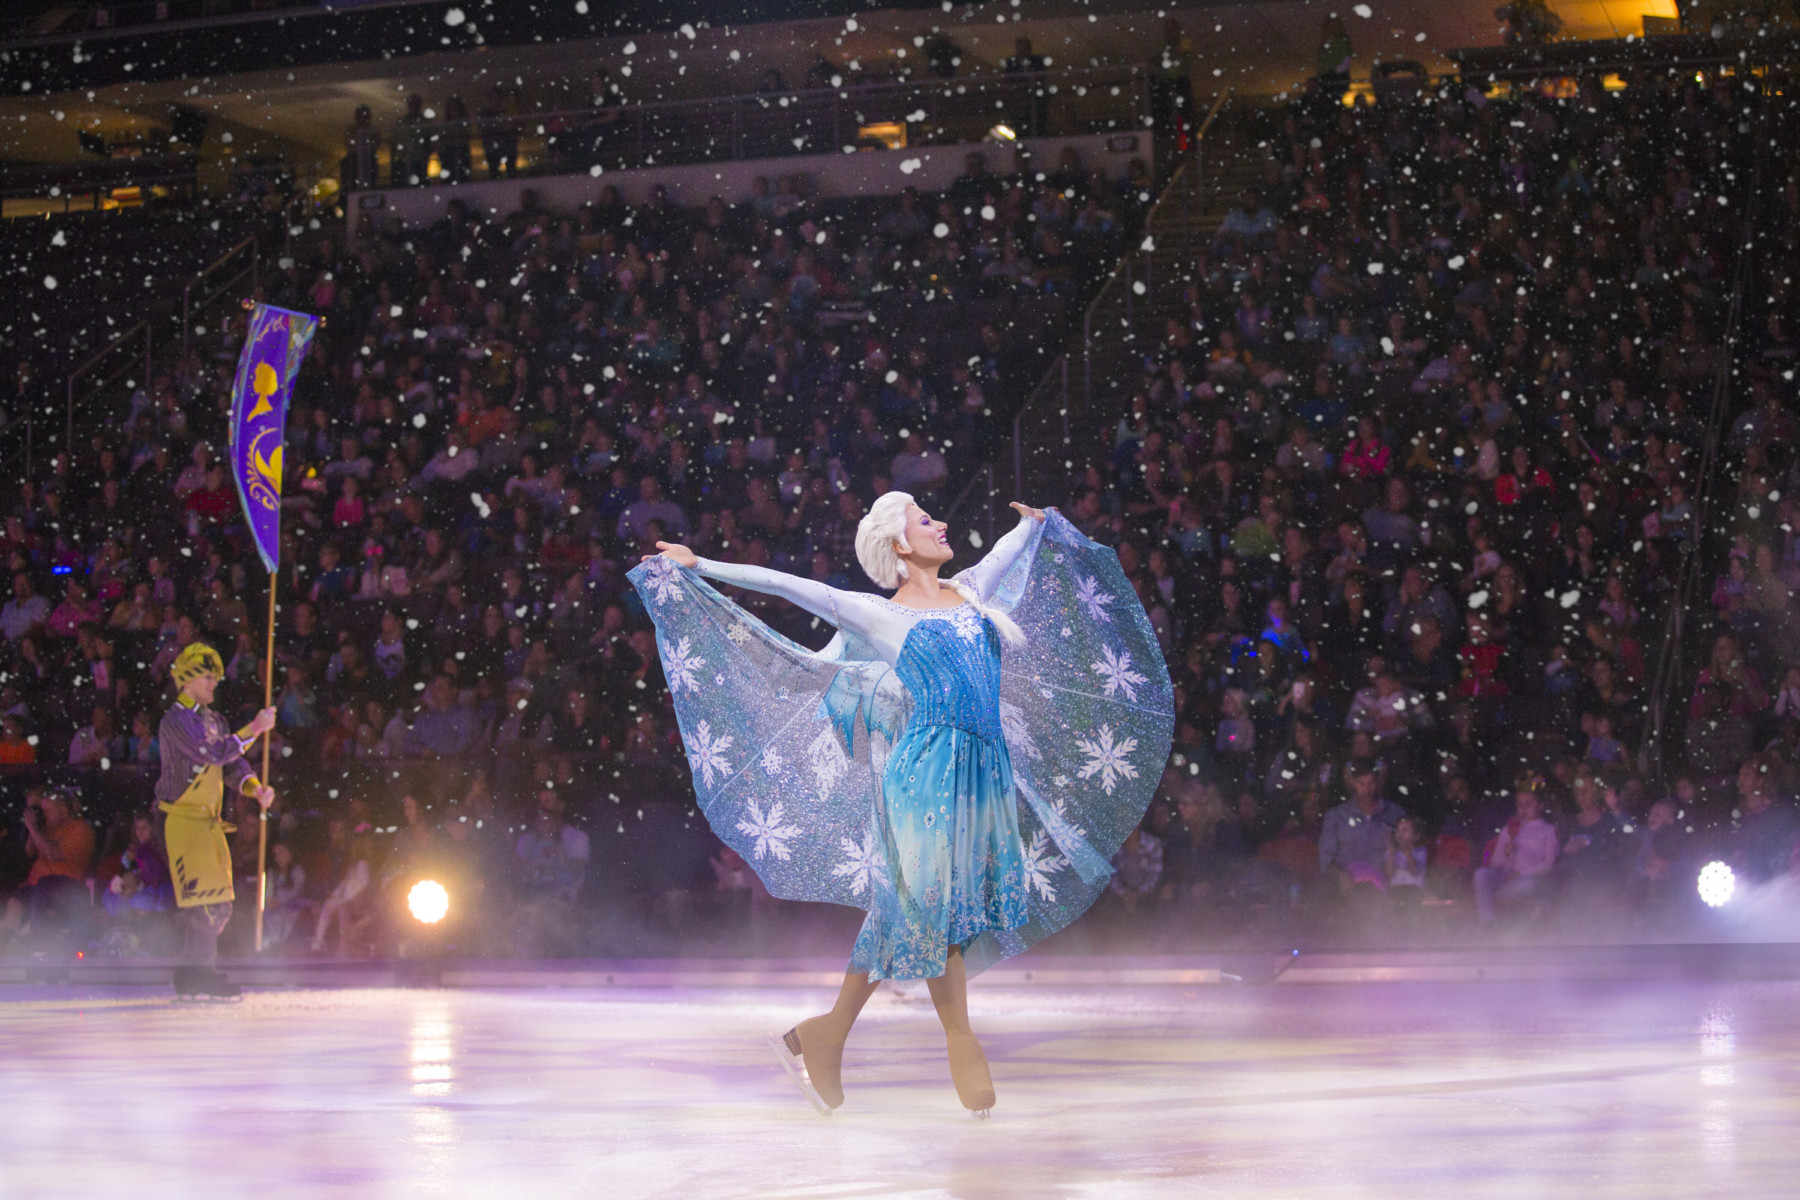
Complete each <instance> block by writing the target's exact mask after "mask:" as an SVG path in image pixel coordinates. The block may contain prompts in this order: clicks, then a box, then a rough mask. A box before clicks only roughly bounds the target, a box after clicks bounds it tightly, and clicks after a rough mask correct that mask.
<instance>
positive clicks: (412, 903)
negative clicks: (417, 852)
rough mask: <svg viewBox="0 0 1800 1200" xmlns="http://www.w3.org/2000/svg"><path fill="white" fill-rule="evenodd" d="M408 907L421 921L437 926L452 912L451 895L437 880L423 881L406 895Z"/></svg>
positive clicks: (414, 885) (416, 884)
mask: <svg viewBox="0 0 1800 1200" xmlns="http://www.w3.org/2000/svg"><path fill="white" fill-rule="evenodd" d="M406 907H407V908H408V910H410V911H411V912H412V915H413V916H414V917H416V918H418V919H419V920H420V921H423V922H424V923H425V924H427V925H436V924H437V923H438V922H439V921H441V920H443V919H444V914H445V913H448V912H449V911H450V893H449V892H446V891H445V890H444V885H443V884H441V883H438V882H436V881H435V880H431V879H421V880H420V881H419V882H417V883H415V884H413V886H412V891H410V892H408V893H406Z"/></svg>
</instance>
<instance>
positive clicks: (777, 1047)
mask: <svg viewBox="0 0 1800 1200" xmlns="http://www.w3.org/2000/svg"><path fill="white" fill-rule="evenodd" d="M768 1043H769V1050H770V1051H771V1052H772V1053H773V1054H774V1055H775V1061H777V1062H779V1063H780V1064H781V1069H782V1070H784V1071H786V1072H787V1073H788V1078H789V1079H792V1080H793V1081H794V1083H795V1085H796V1086H798V1087H799V1089H800V1094H801V1095H803V1096H805V1097H806V1099H807V1100H808V1102H810V1103H811V1104H812V1106H813V1107H814V1108H816V1109H818V1110H819V1115H820V1116H821V1117H829V1116H830V1115H831V1106H830V1105H829V1104H826V1103H825V1099H824V1097H822V1096H820V1095H819V1090H818V1089H817V1088H815V1087H814V1086H813V1085H812V1080H811V1079H809V1078H807V1075H806V1064H805V1063H804V1062H802V1061H801V1060H800V1059H798V1058H796V1057H795V1056H794V1055H793V1054H791V1053H789V1052H788V1048H787V1043H786V1042H785V1041H784V1040H783V1039H782V1035H781V1034H779V1033H771V1034H770V1035H769V1036H768Z"/></svg>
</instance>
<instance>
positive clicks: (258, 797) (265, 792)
mask: <svg viewBox="0 0 1800 1200" xmlns="http://www.w3.org/2000/svg"><path fill="white" fill-rule="evenodd" d="M250 798H251V799H252V800H254V801H256V802H257V803H258V804H260V805H262V807H263V811H264V812H268V811H269V806H270V805H272V804H274V803H275V789H274V788H272V787H270V786H269V785H268V784H266V783H265V784H261V785H260V786H258V788H257V790H256V791H254V792H251V793H250Z"/></svg>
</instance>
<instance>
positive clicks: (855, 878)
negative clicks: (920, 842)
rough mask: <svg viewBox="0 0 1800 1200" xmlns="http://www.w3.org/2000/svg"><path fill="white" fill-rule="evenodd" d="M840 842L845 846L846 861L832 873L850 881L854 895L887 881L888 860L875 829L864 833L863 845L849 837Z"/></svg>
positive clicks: (839, 841)
mask: <svg viewBox="0 0 1800 1200" xmlns="http://www.w3.org/2000/svg"><path fill="white" fill-rule="evenodd" d="M838 844H839V845H841V846H842V847H843V848H844V861H843V862H841V863H839V864H838V865H837V866H835V867H833V868H831V873H832V874H833V875H836V876H838V877H840V878H842V879H847V880H849V881H850V894H851V895H852V896H860V895H862V894H863V892H865V891H869V890H872V889H873V888H875V887H876V886H879V885H881V884H885V883H886V882H887V861H886V858H885V857H884V855H883V854H882V850H881V845H880V843H878V842H877V841H876V840H875V831H874V830H872V829H871V830H868V831H867V832H865V833H864V834H863V837H862V844H861V845H858V844H857V843H856V842H854V841H852V840H851V839H849V838H839V839H838Z"/></svg>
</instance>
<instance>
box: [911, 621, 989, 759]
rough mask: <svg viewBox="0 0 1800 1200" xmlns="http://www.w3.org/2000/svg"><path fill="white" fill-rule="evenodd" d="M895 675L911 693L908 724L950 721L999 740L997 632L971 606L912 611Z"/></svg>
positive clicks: (934, 723) (923, 724) (939, 723)
mask: <svg viewBox="0 0 1800 1200" xmlns="http://www.w3.org/2000/svg"><path fill="white" fill-rule="evenodd" d="M894 607H895V608H899V609H904V610H905V611H906V612H908V613H910V614H912V615H914V616H916V617H917V618H918V619H917V620H915V621H914V622H913V626H912V628H911V629H909V630H908V631H907V633H906V641H905V644H904V645H903V647H902V649H901V651H900V658H899V660H898V661H897V662H895V664H894V673H895V674H897V675H898V676H900V682H901V683H903V684H905V685H906V690H907V691H908V692H909V693H910V694H911V695H912V702H913V707H912V716H911V717H910V718H909V719H908V722H907V724H908V725H909V726H925V725H949V726H952V727H954V728H956V729H964V730H967V731H968V732H970V733H973V734H975V735H977V736H979V737H984V738H988V739H990V740H993V741H999V740H1000V635H999V633H998V632H997V631H996V630H995V629H994V626H993V624H992V623H991V622H990V621H988V620H987V618H985V617H983V616H981V615H980V614H979V613H977V612H976V611H975V609H974V607H973V606H971V605H968V604H962V605H958V606H957V607H955V608H945V609H914V608H906V606H904V605H899V604H896V605H894Z"/></svg>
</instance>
